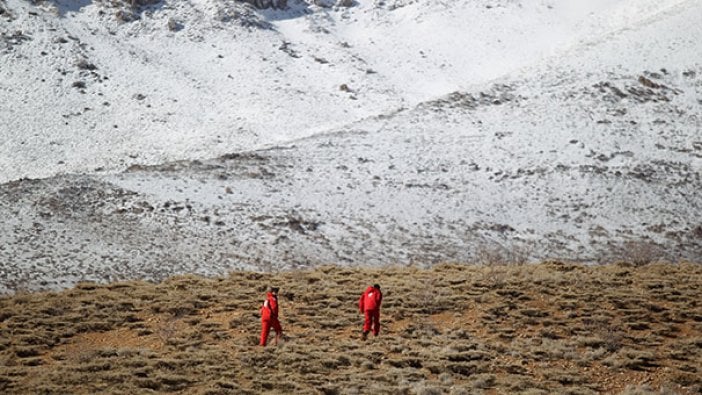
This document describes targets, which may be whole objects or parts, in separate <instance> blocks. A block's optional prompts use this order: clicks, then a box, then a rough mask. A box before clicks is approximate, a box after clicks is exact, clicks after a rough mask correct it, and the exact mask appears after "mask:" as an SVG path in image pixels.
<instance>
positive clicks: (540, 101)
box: [0, 0, 702, 291]
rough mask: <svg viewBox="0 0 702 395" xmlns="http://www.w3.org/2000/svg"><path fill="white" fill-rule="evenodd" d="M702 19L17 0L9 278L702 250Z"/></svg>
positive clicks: (691, 14) (402, 1)
mask: <svg viewBox="0 0 702 395" xmlns="http://www.w3.org/2000/svg"><path fill="white" fill-rule="evenodd" d="M320 4H321V5H320ZM326 5H330V6H326ZM700 21H702V4H700V3H699V2H696V1H680V0H669V1H649V0H638V1H633V0H600V1H588V2H585V1H572V2H556V1H545V0H544V1H534V2H526V1H524V2H522V1H516V0H494V1H484V0H475V1H468V0H457V1H430V0H414V1H413V0H396V1H357V2H354V3H352V4H351V5H350V6H348V7H346V6H334V5H331V4H327V3H324V2H312V1H310V2H305V1H301V0H291V1H288V2H287V8H285V9H265V10H257V9H254V8H253V7H252V6H250V5H249V4H245V3H241V2H236V1H215V0H194V1H162V2H158V3H154V4H151V5H144V6H140V5H138V4H137V5H136V6H135V7H132V6H130V5H128V4H126V3H124V2H120V1H109V2H108V1H87V0H84V1H77V2H76V1H63V0H61V1H58V0H57V1H46V2H39V3H34V2H28V1H22V0H0V102H2V103H3V105H2V107H0V181H1V182H5V184H2V185H1V186H0V215H2V217H3V218H5V220H4V221H3V223H0V242H2V245H1V246H0V279H2V281H0V282H1V283H2V284H0V291H7V290H10V289H16V288H23V287H27V288H32V289H34V288H53V287H63V286H68V285H71V284H72V283H74V282H75V281H78V280H81V279H91V280H114V279H123V278H135V277H139V278H154V279H158V278H162V277H164V276H167V275H170V274H174V273H183V272H197V273H204V274H215V273H224V272H227V271H230V270H236V269H238V268H247V269H250V268H256V269H262V270H271V269H285V268H292V267H300V266H309V265H316V264H322V263H338V264H351V265H356V264H374V265H381V264H393V263H399V264H408V263H416V264H431V263H434V262H441V261H475V260H480V259H484V258H485V257H486V256H491V257H493V258H495V256H497V257H498V258H503V259H517V258H519V259H521V258H524V257H528V258H530V259H545V258H560V259H569V260H580V261H604V260H612V259H619V258H629V259H635V258H637V257H649V258H654V259H657V258H665V259H690V260H699V258H700V257H701V256H702V220H700V217H701V216H700V214H702V198H700V197H699V193H698V191H699V190H701V189H702V180H701V178H700V171H701V167H702V132H701V129H702V127H701V125H702V118H701V117H702V111H700V108H701V106H700V105H701V104H702V66H701V62H702V58H701V55H702V43H700V40H698V39H697V38H698V37H701V36H702V24H700V23H699V22H700ZM125 170H126V171H125Z"/></svg>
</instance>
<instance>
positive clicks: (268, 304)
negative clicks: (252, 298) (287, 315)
mask: <svg viewBox="0 0 702 395" xmlns="http://www.w3.org/2000/svg"><path fill="white" fill-rule="evenodd" d="M272 318H275V319H278V297H277V296H275V295H273V294H272V293H271V292H268V294H267V295H266V301H265V302H263V306H262V307H261V319H262V320H264V321H268V320H270V319H272Z"/></svg>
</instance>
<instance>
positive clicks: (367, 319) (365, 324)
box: [363, 310, 373, 340]
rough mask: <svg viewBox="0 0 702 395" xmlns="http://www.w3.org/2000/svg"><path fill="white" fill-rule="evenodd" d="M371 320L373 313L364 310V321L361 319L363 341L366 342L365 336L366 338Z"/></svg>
mask: <svg viewBox="0 0 702 395" xmlns="http://www.w3.org/2000/svg"><path fill="white" fill-rule="evenodd" d="M372 319H373V312H372V311H370V310H366V311H365V313H364V319H363V340H366V336H368V332H370V331H371V326H372Z"/></svg>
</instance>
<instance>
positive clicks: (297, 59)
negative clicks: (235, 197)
mask: <svg viewBox="0 0 702 395" xmlns="http://www.w3.org/2000/svg"><path fill="white" fill-rule="evenodd" d="M678 3H684V2H680V1H668V2H656V1H623V0H621V1H608V2H602V1H601V2H594V3H592V4H590V5H589V6H588V7H580V8H577V7H563V6H561V5H559V4H556V3H555V2H552V3H550V2H525V3H521V2H517V1H507V0H502V1H497V2H495V1H486V0H481V1H467V0H464V1H451V2H449V1H443V2H436V1H393V2H373V1H360V2H358V5H357V6H354V7H351V8H331V9H325V8H319V7H315V6H309V5H307V3H304V2H302V1H299V0H298V1H291V2H290V3H289V4H290V9H289V10H284V11H283V10H268V11H263V12H260V13H259V14H256V13H255V12H254V11H253V10H251V9H250V8H248V7H243V6H242V5H240V4H236V3H235V2H225V1H215V0H198V1H167V2H162V3H157V4H156V5H155V6H152V7H150V8H149V7H147V8H144V9H142V10H141V11H140V16H141V18H140V19H139V20H136V21H133V22H129V23H124V22H121V21H120V20H118V18H116V17H115V14H116V12H118V11H119V10H120V9H119V8H115V7H112V6H109V4H110V3H109V2H99V1H94V2H90V1H81V2H73V1H64V0H56V1H54V2H44V3H40V5H39V6H34V5H32V4H31V3H30V2H27V1H25V0H5V4H6V5H5V7H6V8H7V9H8V10H9V11H8V13H11V15H12V17H11V18H8V17H5V18H3V24H2V29H3V36H4V45H5V48H3V51H2V56H1V57H0V81H1V82H0V102H2V103H3V106H2V108H1V109H0V125H2V126H1V127H2V142H1V145H0V174H1V175H0V181H8V180H13V179H17V178H20V177H46V176H50V175H53V174H57V173H62V172H68V173H73V172H92V171H94V170H95V169H104V170H108V171H112V170H121V169H124V168H125V167H127V166H128V165H130V164H134V163H141V164H154V163H162V162H164V161H168V160H177V159H193V158H201V157H213V156H218V155H221V154H224V153H228V152H233V151H239V150H248V149H253V148H257V147H264V146H266V145H269V144H271V143H277V142H281V141H287V140H289V139H292V138H299V137H304V136H308V135H313V134H315V133H319V132H324V131H331V130H334V128H336V127H340V126H342V125H345V124H348V123H350V122H353V121H355V120H358V119H361V118H364V117H368V116H372V115H377V114H383V113H386V112H389V111H392V110H395V109H398V108H408V107H409V108H411V107H412V106H414V105H416V104H417V103H419V102H422V101H425V100H428V99H432V98H436V97H438V96H441V95H444V94H446V93H448V92H451V91H454V90H463V89H468V88H470V87H473V86H480V85H481V84H483V83H485V82H487V81H490V80H492V79H495V78H498V77H500V76H502V75H504V74H506V73H509V72H512V71H516V70H519V69H520V68H521V67H524V66H527V65H530V64H534V63H535V62H539V61H540V60H541V59H544V58H545V57H548V56H551V55H554V54H556V53H558V51H559V50H560V49H563V48H568V47H573V46H578V45H581V43H582V42H587V41H588V40H594V39H596V38H598V37H601V36H602V35H603V34H606V33H608V32H612V31H616V30H617V29H621V28H623V27H626V26H629V25H631V24H633V23H636V22H637V19H636V18H641V19H645V18H647V17H649V15H651V14H655V13H656V12H658V11H660V10H661V9H666V8H668V7H670V6H671V5H675V4H678ZM76 4H77V5H76ZM169 20H172V21H174V22H175V23H176V24H177V25H178V26H180V27H182V29H181V30H179V31H171V30H169V29H168V21H169ZM252 24H259V25H261V26H263V27H264V28H257V27H256V26H253V27H252V26H251V25H252ZM242 25H245V26H242ZM266 26H270V29H266V28H265V27H266ZM93 68H94V69H93ZM75 84H77V85H78V87H76V86H74V85H75ZM342 84H345V85H346V86H347V87H348V88H349V91H348V92H347V91H343V90H340V89H339V87H340V86H341V85H342ZM83 85H85V87H84V88H81V86H83Z"/></svg>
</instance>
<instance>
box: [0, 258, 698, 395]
mask: <svg viewBox="0 0 702 395" xmlns="http://www.w3.org/2000/svg"><path fill="white" fill-rule="evenodd" d="M375 282H378V283H380V284H381V285H382V287H383V291H384V302H383V311H382V318H381V319H382V320H383V329H382V332H381V335H380V336H379V337H378V338H372V337H371V338H369V339H368V341H366V342H363V341H361V340H360V327H361V321H362V319H361V316H360V315H359V314H358V312H357V307H356V303H357V298H358V297H359V296H360V294H361V292H362V291H363V290H364V289H365V287H366V286H368V285H369V284H372V283H375ZM269 284H274V285H278V286H280V287H281V293H280V305H281V321H282V324H283V328H284V329H285V331H286V334H287V339H286V341H285V342H283V343H282V344H280V345H279V346H277V347H268V348H265V349H264V348H261V347H258V346H257V345H256V344H257V339H258V335H259V328H260V322H259V316H258V314H259V313H258V309H259V306H260V304H261V302H262V300H263V298H264V290H265V288H266V286H267V285H269ZM155 392H158V393H161V392H173V393H183V394H247V393H251V394H253V393H294V394H299V393H322V394H366V393H373V394H383V393H390V394H415V393H416V394H442V393H446V394H474V393H475V394H514V393H523V394H553V393H560V394H595V393H614V394H617V393H626V394H653V393H665V394H673V393H679V394H700V393H702V265H695V264H676V265H673V264H655V265H646V266H632V265H622V264H620V265H609V266H594V267H592V266H581V265H571V264H562V263H544V264H539V265H526V266H485V267H475V266H461V265H443V266H438V267H435V268H433V269H429V270H422V269H415V268H382V269H363V268H352V269H349V268H339V267H323V268H320V269H317V270H309V271H296V272H286V273H279V274H273V275H270V274H259V273H234V274H232V275H231V276H229V277H228V278H223V279H207V278H200V277H195V276H183V277H176V278H173V279H170V280H168V281H165V282H163V283H160V284H150V283H144V282H127V283H117V284H110V285H95V284H80V285H79V286H78V287H76V288H75V289H72V290H67V291H64V292H59V293H35V294H23V295H16V296H13V297H9V298H4V299H0V393H6V394H10V393H11V394H24V393H32V394H34V393H47V394H49V393H55V394H66V393H71V394H74V393H76V394H94V393H122V394H142V393H155Z"/></svg>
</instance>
